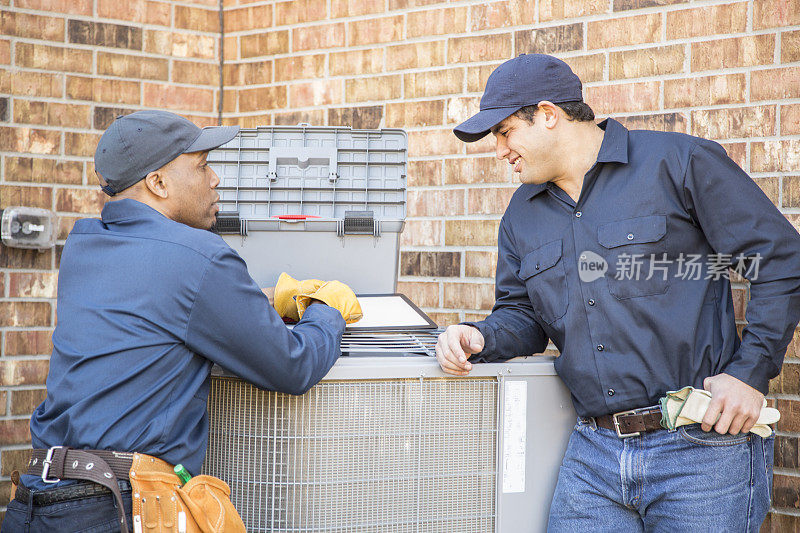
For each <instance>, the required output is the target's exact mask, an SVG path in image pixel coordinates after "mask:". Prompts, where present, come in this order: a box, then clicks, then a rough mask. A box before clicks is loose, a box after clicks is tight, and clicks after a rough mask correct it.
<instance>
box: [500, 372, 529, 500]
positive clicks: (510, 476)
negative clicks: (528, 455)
mask: <svg viewBox="0 0 800 533" xmlns="http://www.w3.org/2000/svg"><path fill="white" fill-rule="evenodd" d="M503 389H504V393H505V396H504V400H503V493H511V492H525V447H526V444H527V443H526V440H527V428H526V421H527V413H526V410H527V404H528V382H527V381H508V380H505V381H504V382H503Z"/></svg>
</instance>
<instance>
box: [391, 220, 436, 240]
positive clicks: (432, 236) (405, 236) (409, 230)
mask: <svg viewBox="0 0 800 533" xmlns="http://www.w3.org/2000/svg"><path fill="white" fill-rule="evenodd" d="M443 229H444V225H443V224H442V221H441V220H415V219H413V218H411V219H406V225H405V229H403V233H401V234H400V245H401V246H440V245H441V244H442V230H443Z"/></svg>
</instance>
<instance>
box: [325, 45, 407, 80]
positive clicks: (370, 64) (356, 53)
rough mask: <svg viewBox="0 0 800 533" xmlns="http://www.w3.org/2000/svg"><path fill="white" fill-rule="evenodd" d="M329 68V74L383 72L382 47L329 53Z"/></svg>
mask: <svg viewBox="0 0 800 533" xmlns="http://www.w3.org/2000/svg"><path fill="white" fill-rule="evenodd" d="M393 68H394V67H393ZM329 69H330V73H331V76H341V75H343V74H359V75H361V74H377V73H379V72H383V49H382V48H368V49H366V50H350V51H347V52H335V53H331V54H330V60H329Z"/></svg>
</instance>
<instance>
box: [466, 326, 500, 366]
mask: <svg viewBox="0 0 800 533" xmlns="http://www.w3.org/2000/svg"><path fill="white" fill-rule="evenodd" d="M461 324H462V325H464V326H472V327H473V328H475V329H477V330H478V331H480V332H481V335H483V350H481V351H480V352H478V353H476V354H472V355H471V356H470V357H469V360H470V362H472V363H488V362H490V361H492V360H494V359H496V358H497V356H496V355H494V354H495V351H496V348H497V338H496V337H495V334H494V328H493V327H492V326H491V325H489V324H487V323H486V321H485V320H481V321H480V322H461Z"/></svg>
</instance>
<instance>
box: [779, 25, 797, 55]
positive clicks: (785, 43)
mask: <svg viewBox="0 0 800 533" xmlns="http://www.w3.org/2000/svg"><path fill="white" fill-rule="evenodd" d="M794 61H800V30H795V31H786V32H783V33H782V34H781V62H782V63H792V62H794Z"/></svg>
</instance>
